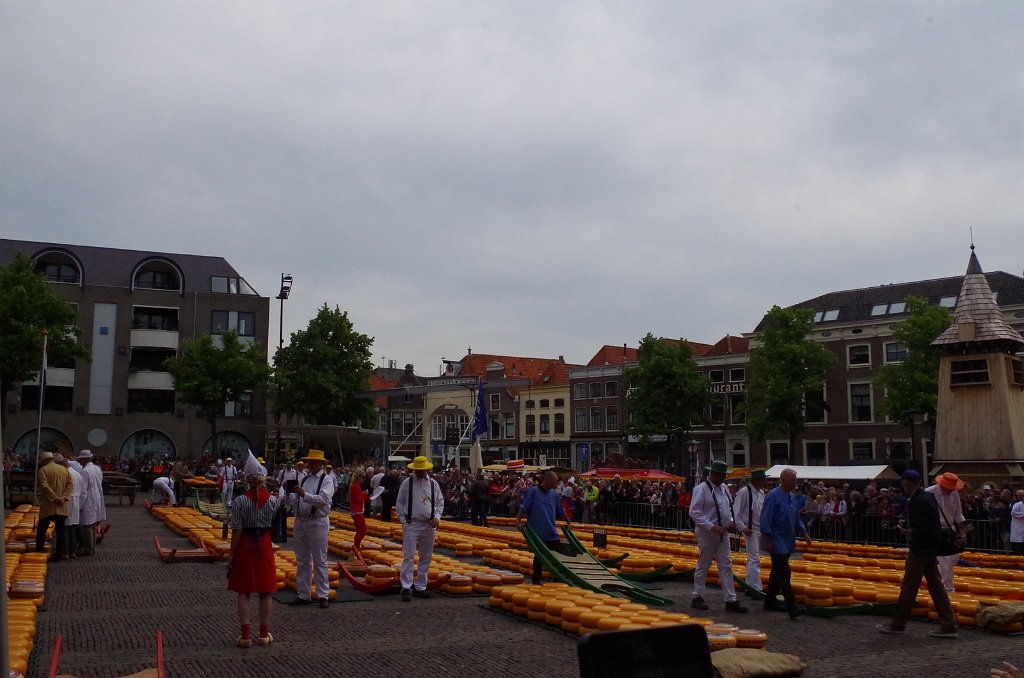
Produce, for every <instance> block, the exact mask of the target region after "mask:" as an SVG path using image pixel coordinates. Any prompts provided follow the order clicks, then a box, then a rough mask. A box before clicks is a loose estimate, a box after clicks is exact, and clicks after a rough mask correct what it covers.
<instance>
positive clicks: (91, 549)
mask: <svg viewBox="0 0 1024 678" xmlns="http://www.w3.org/2000/svg"><path fill="white" fill-rule="evenodd" d="M78 463H79V464H81V465H82V471H81V473H82V494H81V497H82V500H81V507H80V508H79V538H80V539H81V541H82V548H80V549H79V550H78V554H77V555H80V556H91V555H94V554H95V553H96V526H97V525H99V524H100V522H102V521H104V520H106V519H107V507H106V505H105V504H104V502H103V469H101V468H100V467H99V466H97V465H96V464H94V463H92V451H91V450H82V451H81V452H79V453H78Z"/></svg>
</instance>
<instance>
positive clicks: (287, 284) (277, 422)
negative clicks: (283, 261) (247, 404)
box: [273, 273, 292, 464]
mask: <svg viewBox="0 0 1024 678" xmlns="http://www.w3.org/2000/svg"><path fill="white" fill-rule="evenodd" d="M291 291H292V276H291V274H290V273H288V274H286V273H282V274H281V291H280V292H278V293H277V300H278V301H280V302H281V315H280V324H279V326H278V339H277V350H278V351H279V352H280V350H281V349H283V348H284V300H285V299H287V298H288V295H289V294H291ZM275 362H276V361H275ZM274 410H275V412H274V428H275V429H277V442H276V444H275V446H274V459H273V463H275V464H276V463H278V462H280V461H281V378H280V376H278V379H277V402H276V403H275V407H274Z"/></svg>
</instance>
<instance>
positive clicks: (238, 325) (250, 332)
mask: <svg viewBox="0 0 1024 678" xmlns="http://www.w3.org/2000/svg"><path fill="white" fill-rule="evenodd" d="M210 318H211V322H210V334H224V332H225V331H226V330H235V331H237V332H238V336H240V337H255V336H256V314H255V313H253V312H250V311H213V312H212V313H211V315H210Z"/></svg>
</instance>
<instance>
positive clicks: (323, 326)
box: [274, 304, 377, 426]
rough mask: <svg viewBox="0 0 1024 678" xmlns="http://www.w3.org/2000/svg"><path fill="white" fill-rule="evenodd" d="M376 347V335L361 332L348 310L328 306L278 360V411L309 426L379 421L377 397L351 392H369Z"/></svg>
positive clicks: (296, 335)
mask: <svg viewBox="0 0 1024 678" xmlns="http://www.w3.org/2000/svg"><path fill="white" fill-rule="evenodd" d="M372 346H373V337H369V336H366V335H365V334H361V333H359V332H357V331H356V330H355V328H354V327H353V325H352V321H350V320H349V318H348V313H346V312H342V311H341V309H339V308H338V307H335V308H334V310H331V309H330V308H328V307H327V304H324V305H323V306H322V307H321V308H320V310H319V311H318V312H317V315H316V317H315V318H313V319H312V320H310V321H309V326H308V327H307V328H306V329H305V330H300V331H298V332H295V333H293V334H292V335H291V341H290V342H289V344H288V346H285V347H284V348H282V349H280V350H279V351H278V352H277V355H276V356H275V358H274V366H275V368H276V371H277V372H276V374H277V379H278V381H279V383H280V386H281V397H280V398H279V399H278V402H277V403H276V404H275V409H276V410H277V411H278V412H280V413H282V414H286V415H289V416H301V417H303V418H304V419H305V420H306V421H307V422H308V423H310V424H335V425H350V426H352V425H357V424H373V425H376V417H377V415H376V409H375V407H374V402H373V400H370V399H366V398H354V397H353V396H352V394H354V393H357V392H359V391H367V390H369V386H370V382H369V380H370V373H371V372H372V371H373V354H372V352H371V347H372Z"/></svg>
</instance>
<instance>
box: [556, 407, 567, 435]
mask: <svg viewBox="0 0 1024 678" xmlns="http://www.w3.org/2000/svg"><path fill="white" fill-rule="evenodd" d="M564 433H565V415H564V414H563V413H561V412H556V413H555V435H562V434H564Z"/></svg>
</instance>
